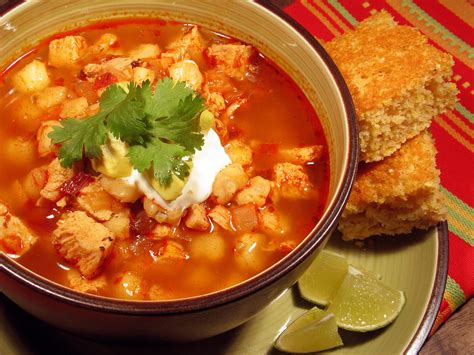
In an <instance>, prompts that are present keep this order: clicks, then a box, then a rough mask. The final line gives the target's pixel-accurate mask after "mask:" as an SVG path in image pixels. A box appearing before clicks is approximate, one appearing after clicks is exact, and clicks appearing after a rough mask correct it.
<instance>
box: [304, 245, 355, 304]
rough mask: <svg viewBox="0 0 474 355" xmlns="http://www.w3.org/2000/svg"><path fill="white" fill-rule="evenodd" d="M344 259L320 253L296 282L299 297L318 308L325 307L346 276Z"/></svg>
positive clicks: (325, 251) (336, 255)
mask: <svg viewBox="0 0 474 355" xmlns="http://www.w3.org/2000/svg"><path fill="white" fill-rule="evenodd" d="M347 270H348V264H347V261H346V258H344V257H343V256H341V255H339V254H335V253H332V252H330V251H327V250H323V251H321V253H320V254H319V255H318V256H317V257H316V259H315V260H314V262H313V263H312V264H311V265H310V267H309V268H308V269H307V270H306V272H305V273H304V274H303V275H302V276H301V277H300V279H299V280H298V288H299V290H300V294H301V297H303V298H304V299H305V300H307V301H309V302H312V303H314V304H316V305H318V306H327V305H328V304H329V303H330V302H331V300H332V299H333V298H334V296H335V295H336V293H337V290H338V289H339V287H340V286H341V284H342V282H343V281H344V278H345V276H346V274H347Z"/></svg>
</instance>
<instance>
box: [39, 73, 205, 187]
mask: <svg viewBox="0 0 474 355" xmlns="http://www.w3.org/2000/svg"><path fill="white" fill-rule="evenodd" d="M99 106H100V112H99V113H97V114H95V115H93V116H91V117H89V118H87V119H83V120H77V119H66V120H63V121H61V125H62V126H59V127H54V128H53V132H51V133H50V134H49V135H48V136H49V137H50V138H51V139H52V141H53V143H54V144H62V146H61V148H60V150H59V159H60V161H61V164H62V165H63V166H66V167H70V166H71V165H72V163H73V162H74V161H76V160H81V159H82V158H83V155H84V156H85V157H87V158H97V157H100V156H101V145H103V144H105V142H106V139H107V134H108V133H111V134H112V135H113V136H115V137H116V138H118V139H120V140H122V141H123V142H126V143H128V145H129V149H130V151H129V158H130V162H131V163H132V165H133V166H134V167H135V168H136V169H137V170H139V171H140V172H144V171H145V170H148V169H152V171H153V175H154V177H155V179H156V180H157V181H159V182H160V184H162V185H164V186H168V185H169V184H170V183H171V181H172V175H173V174H174V175H176V176H177V177H178V178H180V179H182V180H184V178H185V177H187V176H188V175H189V170H190V167H189V165H188V164H187V163H186V160H187V159H188V160H189V157H191V156H192V155H193V154H194V151H195V150H196V149H197V150H199V149H201V147H202V145H203V144H204V139H203V135H202V134H201V133H200V126H199V114H200V113H201V112H202V111H203V110H204V99H203V98H202V96H200V95H199V94H197V93H196V92H195V91H194V90H192V89H191V88H189V87H188V86H186V84H185V83H183V82H174V81H173V80H172V79H171V78H165V79H162V80H160V81H158V82H157V84H156V88H155V91H153V89H152V86H151V83H150V82H149V81H146V82H144V83H143V84H142V85H141V86H137V85H135V84H134V83H133V82H130V83H129V84H128V87H127V88H126V89H125V88H124V87H123V86H122V85H120V84H113V85H110V86H109V87H108V88H107V89H106V90H105V92H104V93H103V94H102V96H101V98H100V103H99ZM186 157H188V158H187V159H186Z"/></svg>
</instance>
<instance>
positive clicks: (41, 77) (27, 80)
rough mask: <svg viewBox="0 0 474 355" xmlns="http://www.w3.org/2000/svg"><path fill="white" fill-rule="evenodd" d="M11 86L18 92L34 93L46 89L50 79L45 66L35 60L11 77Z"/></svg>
mask: <svg viewBox="0 0 474 355" xmlns="http://www.w3.org/2000/svg"><path fill="white" fill-rule="evenodd" d="M12 81H13V86H14V87H15V89H16V90H18V91H19V92H34V91H39V90H43V89H44V88H46V87H47V86H48V85H49V83H50V79H49V76H48V71H47V70H46V65H44V63H43V62H41V61H39V60H37V59H35V60H33V61H32V62H31V63H28V64H27V65H25V66H24V67H23V69H21V70H20V71H18V72H17V73H16V74H15V75H14V76H13V79H12Z"/></svg>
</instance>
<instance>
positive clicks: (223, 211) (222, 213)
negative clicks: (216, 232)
mask: <svg viewBox="0 0 474 355" xmlns="http://www.w3.org/2000/svg"><path fill="white" fill-rule="evenodd" d="M209 217H210V218H211V219H212V220H213V221H214V222H215V223H217V224H218V225H219V226H221V227H222V228H223V229H225V230H228V231H230V230H232V226H231V224H230V219H231V214H230V211H229V210H228V209H227V208H226V207H224V206H221V205H217V206H216V207H214V208H213V209H212V210H211V212H209Z"/></svg>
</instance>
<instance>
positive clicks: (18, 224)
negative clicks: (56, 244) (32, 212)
mask: <svg viewBox="0 0 474 355" xmlns="http://www.w3.org/2000/svg"><path fill="white" fill-rule="evenodd" d="M36 240H37V237H36V236H35V235H34V234H33V233H32V232H31V231H30V230H29V228H28V227H27V226H26V225H25V224H24V223H23V222H22V221H21V220H20V219H19V218H18V217H15V216H14V215H12V214H11V213H10V211H9V210H8V208H7V206H5V205H4V204H3V203H1V202H0V251H3V252H4V253H7V254H12V255H17V256H21V255H23V254H25V253H26V252H27V251H28V250H30V248H31V247H32V246H33V244H34V243H35V242H36Z"/></svg>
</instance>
